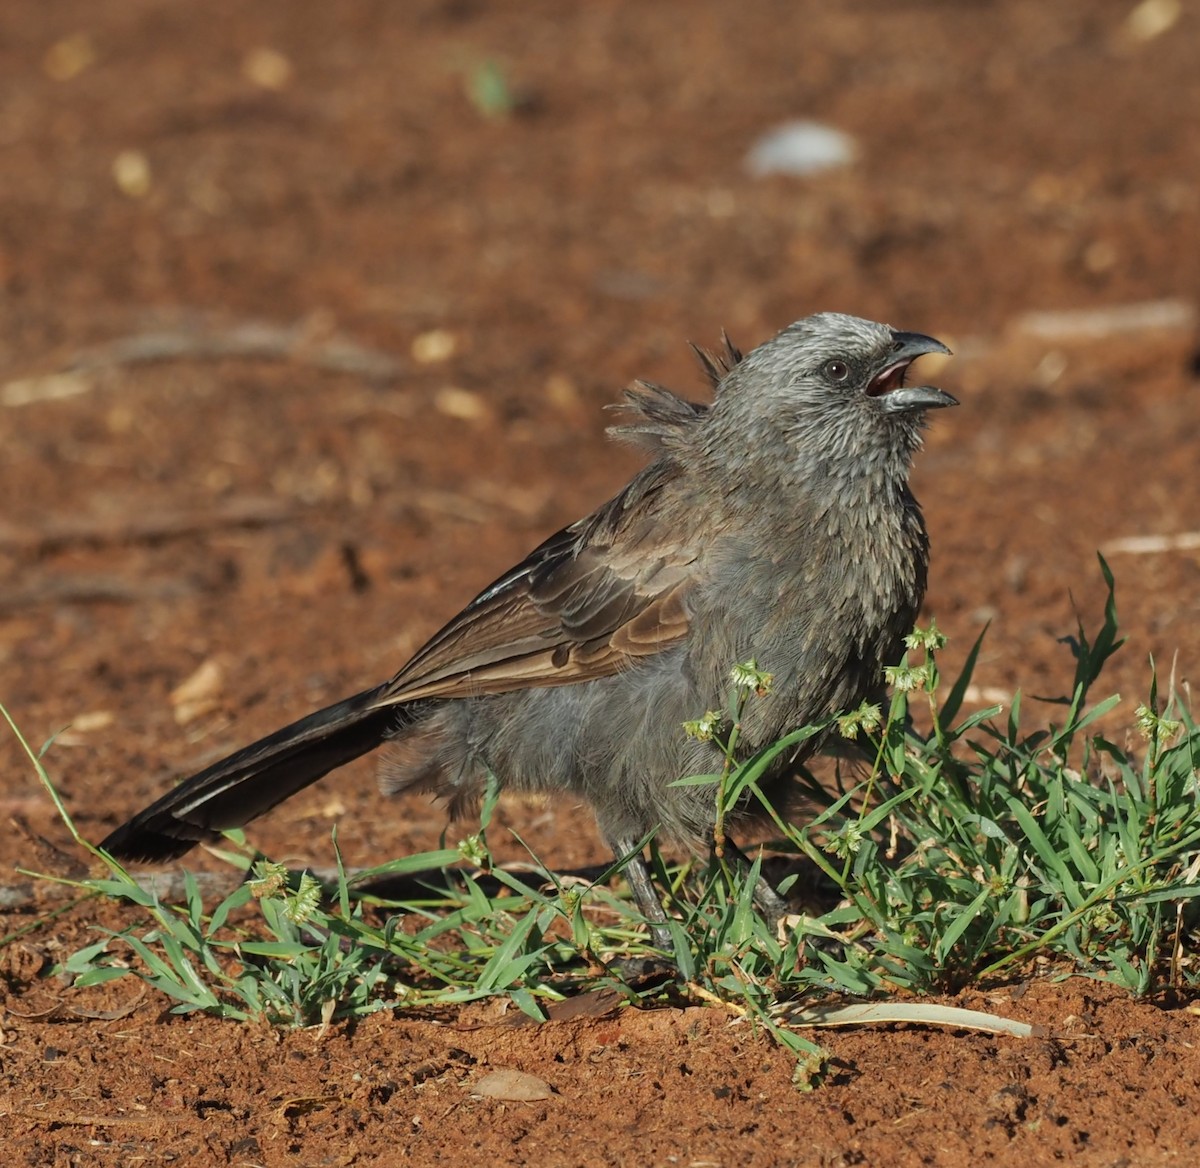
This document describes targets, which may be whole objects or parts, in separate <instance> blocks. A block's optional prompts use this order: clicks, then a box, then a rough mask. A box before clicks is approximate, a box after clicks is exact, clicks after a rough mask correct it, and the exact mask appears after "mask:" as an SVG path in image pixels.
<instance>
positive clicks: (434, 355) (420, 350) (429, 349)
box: [411, 328, 458, 365]
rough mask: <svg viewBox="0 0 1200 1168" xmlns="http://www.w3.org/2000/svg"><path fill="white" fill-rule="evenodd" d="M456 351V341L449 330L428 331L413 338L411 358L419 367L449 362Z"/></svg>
mask: <svg viewBox="0 0 1200 1168" xmlns="http://www.w3.org/2000/svg"><path fill="white" fill-rule="evenodd" d="M457 349H458V339H457V338H456V337H455V335H454V334H453V333H452V332H451V331H450V330H449V329H441V328H438V329H430V330H429V332H427V333H421V334H420V335H419V336H416V337H414V338H413V343H412V350H411V351H412V358H413V360H414V361H416V362H417V363H418V364H420V365H436V364H437V363H438V362H439V361H446V360H449V359H450V358H451V357H453V356H454V354H455V352H456V350H457Z"/></svg>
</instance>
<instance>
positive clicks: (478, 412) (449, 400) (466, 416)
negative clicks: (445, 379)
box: [433, 385, 489, 422]
mask: <svg viewBox="0 0 1200 1168" xmlns="http://www.w3.org/2000/svg"><path fill="white" fill-rule="evenodd" d="M433 405H434V408H435V409H436V410H437V411H438V413H439V414H445V415H446V417H448V418H461V419H462V420H463V421H465V422H479V421H482V420H483V419H484V418H486V417H487V416H488V412H489V411H488V407H487V403H486V402H485V401H484V400H483V398H482V397H480V396H479V394H477V393H472V392H471V391H470V390H469V389H460V388H459V387H458V386H457V385H447V386H444V387H443V388H442V389H439V390H438V391H437V393H435V394H434V395H433Z"/></svg>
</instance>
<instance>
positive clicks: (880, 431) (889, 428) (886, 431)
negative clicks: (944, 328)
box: [712, 312, 958, 477]
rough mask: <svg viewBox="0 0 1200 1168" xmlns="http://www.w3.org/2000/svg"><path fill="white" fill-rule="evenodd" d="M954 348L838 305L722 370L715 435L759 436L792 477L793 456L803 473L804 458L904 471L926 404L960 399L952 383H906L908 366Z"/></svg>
mask: <svg viewBox="0 0 1200 1168" xmlns="http://www.w3.org/2000/svg"><path fill="white" fill-rule="evenodd" d="M949 352H950V350H949V349H948V348H947V347H946V346H945V345H943V344H942V343H941V341H937V340H934V338H933V337H928V336H925V335H924V334H923V333H911V332H901V331H899V330H897V329H894V328H892V327H891V326H889V325H885V324H877V323H875V322H874V321H869V320H860V319H859V318H857V317H853V316H843V315H841V314H840V313H833V312H823V313H819V314H817V315H815V316H809V317H805V318H804V319H803V320H799V321H797V322H796V323H795V324H793V325H789V326H788V327H787V328H786V329H784V330H783V331H782V332H781V333H779V334H778V335H777V336H775V337H773V338H772V339H771V340H769V341H766V342H765V343H764V344H762V345H759V346H758V348H756V349H754V350H752V351H751V352H750V353H748V354H746V356H745V357H744V358H743V359H742V361H741V362H740V363H739V364H738V365H737V366H736V367H735V368H734V369H733V370H732V371H731V372H730V373H729V375H728V376H726V377H725V378H724V379H723V380H722V382H721V384H720V386H719V387H718V389H717V395H716V401H715V402H714V404H713V408H712V420H713V422H715V423H717V425H716V426H715V427H714V435H713V436H714V437H716V435H717V433H721V434H722V440H723V441H725V442H728V441H729V440H730V439H731V438H734V437H735V436H740V437H741V439H742V440H744V441H749V442H753V443H755V444H757V445H759V446H760V448H761V449H762V451H763V453H765V454H767V455H769V456H772V457H775V458H776V459H778V460H779V461H780V463H781V465H780V466H779V470H780V472H781V474H782V475H784V476H785V477H786V476H787V465H788V464H791V465H793V466H795V468H796V469H797V470H798V471H800V472H801V473H802V472H803V469H804V467H805V466H806V465H808V466H814V467H815V466H822V467H825V468H826V469H828V468H830V467H831V466H836V465H838V464H842V465H844V466H845V467H846V469H850V467H851V466H854V465H857V466H858V467H859V469H860V470H861V469H868V470H874V471H884V472H885V473H888V472H898V473H904V472H905V471H906V470H907V466H908V461H909V459H910V457H911V454H912V452H913V450H914V449H916V447H917V446H918V445H919V442H920V438H919V435H920V430H921V426H922V419H923V416H924V413H925V411H926V410H932V409H941V408H942V407H944V406H953V405H957V404H958V401H957V399H956V398H954V397H952V396H951V395H950V394H948V393H946V391H945V390H942V389H937V388H935V387H934V386H931V385H907V384H905V378H906V375H907V373H908V369H909V366H910V365H911V364H912V363H913V362H914V361H915V360H916V359H917V358H918V357H921V356H924V355H926V354H929V353H945V354H948V353H949ZM781 439H782V441H783V446H782V447H781V446H780V440H781ZM735 440H736V439H735ZM743 455H744V456H749V457H753V454H752V452H751V451H744V452H743ZM789 455H790V457H789ZM780 456H783V457H782V458H780ZM881 463H886V464H887V465H886V466H884V465H880V464H881Z"/></svg>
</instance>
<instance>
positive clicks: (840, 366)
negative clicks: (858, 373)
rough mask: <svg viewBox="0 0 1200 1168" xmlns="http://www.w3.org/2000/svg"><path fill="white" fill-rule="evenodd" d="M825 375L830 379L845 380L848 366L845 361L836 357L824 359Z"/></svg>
mask: <svg viewBox="0 0 1200 1168" xmlns="http://www.w3.org/2000/svg"><path fill="white" fill-rule="evenodd" d="M825 376H826V377H828V378H829V380H830V381H845V380H846V378H847V377H849V376H850V366H849V365H847V364H846V362H845V361H839V360H837V359H836V358H834V360H832V361H826V362H825Z"/></svg>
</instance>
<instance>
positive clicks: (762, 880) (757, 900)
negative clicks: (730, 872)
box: [725, 836, 789, 929]
mask: <svg viewBox="0 0 1200 1168" xmlns="http://www.w3.org/2000/svg"><path fill="white" fill-rule="evenodd" d="M725 851H726V853H727V854H728V856H729V857H730V859H732V860H733V862H734V865H735V866H736V867H737V869H738V871H739V872H740V873H741V874H742V875H743V876H745V875H746V873H748V872H749V871H750V869H751V868H752V867H753V864H752V863H751V862H750V857H749V856H747V855H746V853H745V852H743V851H742V849H741V848H739V847H738V846H737V844H735V843H734V842H733V840H731V839H730V838H729V836H726V837H725ZM754 904H755V906H756V907H757V909H758V911H759V912H760V913H762V915H763V916H764V917H765V918H766V922H767V924H768V925H770V926H771V928H772V929H773V928H774V927H775V926H776V925H777V924H778V923H779V922H780V921H781V920H782V919H783V918H784V917H785V916H787V914H788V912H789V908H788V902H787V901H786V900H784V898H783V897H782V896H780V895H779V893H778V891H776V889H775V886H774V885H773V884H772V883H771V882H770V881H769V880H768V879H767V878H766V877H765V876H764V875H763V874H762V872H761V871H760V872H759V874H758V879H757V880H756V881H755V883H754Z"/></svg>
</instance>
